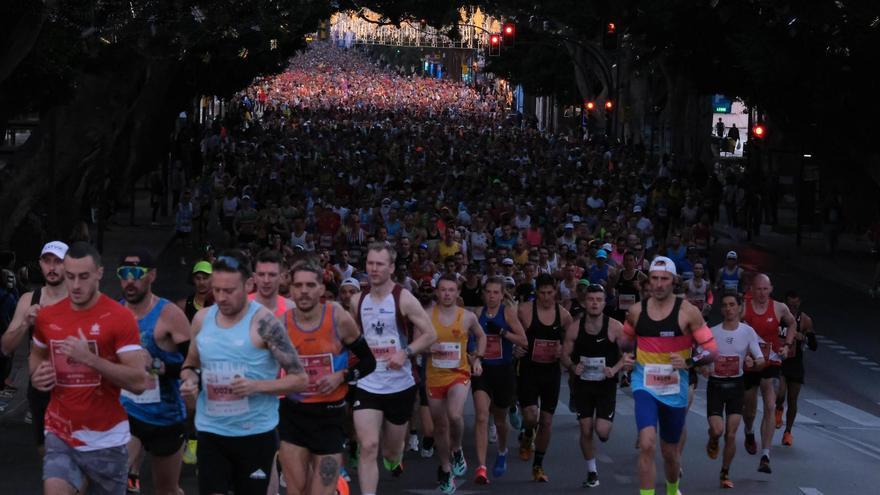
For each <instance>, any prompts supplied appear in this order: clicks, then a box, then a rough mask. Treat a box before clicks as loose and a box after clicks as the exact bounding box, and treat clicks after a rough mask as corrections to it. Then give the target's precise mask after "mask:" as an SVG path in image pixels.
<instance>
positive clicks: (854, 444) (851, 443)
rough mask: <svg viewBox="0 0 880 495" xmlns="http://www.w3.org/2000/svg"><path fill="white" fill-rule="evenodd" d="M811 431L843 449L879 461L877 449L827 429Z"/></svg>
mask: <svg viewBox="0 0 880 495" xmlns="http://www.w3.org/2000/svg"><path fill="white" fill-rule="evenodd" d="M812 431H813V432H815V433H816V434H818V435H824V436H826V437H827V438H830V439H832V440H835V441H836V442H837V443H839V444H841V445H843V446H844V447H849V448H851V449H852V450H855V451H856V452H860V453H862V454H864V455H866V456H868V457H872V458H874V459H876V460H878V461H880V449H877V447H875V446H873V445H871V444H867V443H864V442H861V441H859V440H856V439H854V438H850V437H848V436H846V435H843V434H841V433H837V432H835V431H832V430H830V429H828V428H812Z"/></svg>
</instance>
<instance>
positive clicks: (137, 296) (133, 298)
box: [122, 291, 147, 304]
mask: <svg viewBox="0 0 880 495" xmlns="http://www.w3.org/2000/svg"><path fill="white" fill-rule="evenodd" d="M122 297H123V298H124V299H125V300H126V302H129V303H131V304H138V303H140V302H141V301H143V300H144V298H145V297H147V291H141V292H133V293H129V292H125V291H123V293H122Z"/></svg>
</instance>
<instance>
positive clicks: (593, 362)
mask: <svg viewBox="0 0 880 495" xmlns="http://www.w3.org/2000/svg"><path fill="white" fill-rule="evenodd" d="M581 364H582V365H584V372H583V373H581V377H580V378H581V380H586V381H588V382H599V381H602V380H604V379H605V378H606V376H605V358H604V357H586V356H581Z"/></svg>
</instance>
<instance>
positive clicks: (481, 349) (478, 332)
mask: <svg viewBox="0 0 880 495" xmlns="http://www.w3.org/2000/svg"><path fill="white" fill-rule="evenodd" d="M465 317H466V318H467V320H468V323H467V326H468V330H469V331H470V333H471V335H473V336H474V338H476V339H477V356H482V355H484V354H486V332H484V331H483V327H482V326H481V325H480V320H479V319H477V315H475V314H474V313H472V312H470V311H467V312H466V313H465Z"/></svg>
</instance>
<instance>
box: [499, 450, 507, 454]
mask: <svg viewBox="0 0 880 495" xmlns="http://www.w3.org/2000/svg"><path fill="white" fill-rule="evenodd" d="M498 455H507V449H504V452H501V450H499V451H498Z"/></svg>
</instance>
